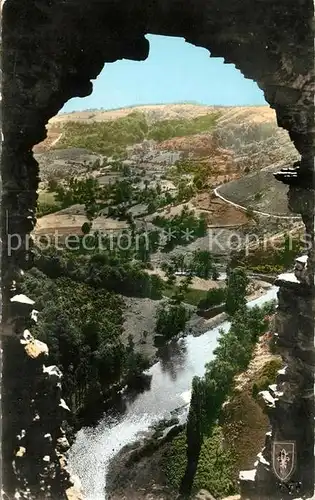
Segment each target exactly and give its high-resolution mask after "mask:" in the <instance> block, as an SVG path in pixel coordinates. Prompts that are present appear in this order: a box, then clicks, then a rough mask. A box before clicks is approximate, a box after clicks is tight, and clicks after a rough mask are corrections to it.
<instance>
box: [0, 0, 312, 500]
mask: <svg viewBox="0 0 315 500" xmlns="http://www.w3.org/2000/svg"><path fill="white" fill-rule="evenodd" d="M2 13H3V16H2V24H3V26H2V42H1V48H2V54H3V57H2V72H3V76H2V104H3V106H2V119H3V125H2V133H3V138H4V141H3V146H2V158H1V177H2V190H3V193H2V201H1V241H2V248H1V257H2V258H1V288H2V350H3V354H2V356H3V374H2V386H3V391H2V411H3V433H2V435H3V436H5V439H3V443H2V458H3V468H4V475H3V477H4V483H5V485H6V486H7V487H10V488H11V490H13V491H15V490H16V491H17V493H18V494H19V495H20V496H21V495H22V496H23V495H24V498H35V497H36V498H40V499H42V498H49V497H53V496H54V495H55V498H58V499H60V498H63V496H64V494H65V490H66V487H67V485H68V476H67V474H66V473H65V472H63V470H64V469H63V468H62V467H61V465H60V464H59V465H58V461H59V456H58V454H57V451H56V447H57V439H59V438H61V437H62V433H61V435H59V434H58V432H61V431H58V430H57V428H59V427H60V426H59V424H60V422H61V420H62V418H63V415H64V412H66V411H67V410H66V405H65V404H64V403H63V402H62V400H61V399H60V385H59V384H60V382H59V376H58V372H57V371H56V370H53V369H52V368H51V369H50V370H49V373H48V372H47V371H46V372H44V368H43V366H44V361H43V360H44V359H45V357H46V353H47V349H46V347H45V346H43V345H40V344H38V343H37V342H35V340H33V339H32V338H31V336H29V334H28V333H27V332H26V334H25V335H24V336H23V332H25V330H27V329H30V328H31V319H30V317H29V313H30V306H32V304H30V303H29V302H25V301H23V299H22V300H20V299H19V300H17V301H12V302H10V299H11V298H12V296H13V295H14V292H13V293H12V285H13V282H14V280H17V279H19V276H20V270H21V269H27V268H29V267H30V266H31V265H32V241H31V239H30V238H29V234H30V232H31V231H32V230H33V229H34V226H35V222H36V221H35V208H36V202H37V193H36V190H37V187H38V181H39V179H38V165H37V162H36V161H35V159H34V157H33V153H32V147H33V146H34V145H35V144H36V143H39V142H40V141H42V140H43V139H44V138H45V136H46V130H45V125H46V123H47V122H48V120H49V119H50V118H51V117H52V116H54V115H55V114H56V113H57V112H58V111H59V110H60V109H61V108H62V106H63V104H64V103H65V102H66V101H67V100H68V99H70V98H72V97H84V96H87V95H89V94H90V93H91V91H92V83H91V79H94V78H96V77H97V75H98V74H99V73H100V71H101V69H102V68H103V65H104V62H113V61H116V60H118V59H122V58H125V59H134V60H138V61H140V60H144V59H146V58H147V56H148V53H149V42H148V40H147V39H146V38H145V34H146V33H155V34H167V35H171V36H179V37H184V38H185V39H186V40H187V41H188V42H190V43H192V44H194V45H196V46H201V47H204V48H206V49H208V50H210V52H211V56H213V57H222V58H224V60H225V62H226V63H233V64H235V66H236V67H237V68H239V69H240V70H241V71H242V73H243V74H244V75H245V77H247V78H251V79H253V80H255V81H256V82H257V83H258V85H259V86H260V88H261V89H263V91H264V94H265V97H266V100H267V101H268V102H269V103H270V105H271V107H272V108H274V109H275V110H276V113H277V120H278V124H279V126H281V127H284V128H286V129H287V130H288V131H289V134H290V137H291V139H292V141H293V142H294V144H295V146H296V148H297V149H298V151H299V153H300V154H301V162H300V164H299V167H298V168H299V171H298V172H297V171H296V172H295V173H296V176H295V180H294V183H295V184H294V187H292V190H291V192H293V191H294V193H293V194H294V196H293V197H294V199H295V201H297V204H299V201H301V203H302V205H303V207H302V211H301V210H300V208H299V209H298V212H299V213H302V217H303V221H304V223H305V225H306V227H307V231H308V233H309V234H311V235H313V237H314V211H312V210H311V209H310V207H309V204H310V205H312V201H311V200H312V197H313V198H314V196H313V195H314V193H313V191H310V193H308V191H307V190H308V188H307V186H313V180H314V179H313V169H314V163H313V157H314V98H313V97H314V43H313V35H314V33H313V24H312V18H313V3H312V1H311V0H306V1H301V0H278V1H277V2H275V1H274V0H272V1H271V0H265V1H261V0H255V1H254V2H253V1H248V0H239V1H237V2H236V1H235V2H231V0H220V1H219V0H214V1H212V2H209V1H207V0H198V1H195V2H193V1H187V0H168V1H162V0H156V1H154V2H147V1H146V0H132V1H129V2H126V1H125V0H116V1H111V2H109V1H105V0H104V1H98V2H94V1H91V2H86V1H83V0H72V1H71V2H70V1H69V2H59V1H56V0H51V1H50V2H40V1H38V0H29V1H28V2H25V1H23V0H6V2H5V3H4V4H3V8H2ZM281 176H282V179H284V177H285V174H283V173H281ZM293 177H294V176H293V175H292V176H291V178H292V179H293ZM302 179H304V180H305V182H301V181H302ZM292 186H293V182H292ZM309 194H310V196H309ZM304 195H305V196H304ZM303 200H304V201H303ZM307 200H308V201H309V204H308V203H307ZM313 252H314V251H313V248H311V250H310V252H309V262H308V270H307V274H308V276H309V280H308V282H307V280H306V282H304V281H303V282H302V281H301V282H298V283H296V282H295V281H294V282H292V283H291V281H290V280H289V281H288V280H285V281H284V280H282V281H281V291H280V295H279V298H280V302H281V301H282V306H281V305H280V307H279V311H281V307H283V308H284V311H285V314H289V315H290V314H291V313H290V310H289V311H288V308H290V307H295V310H294V314H295V315H296V314H298V315H299V317H300V318H301V322H300V323H299V324H298V325H297V324H296V322H294V321H293V320H294V318H293V317H292V325H291V324H290V325H288V329H287V330H286V332H284V333H281V335H280V334H279V341H280V343H281V342H289V340H290V341H291V344H289V345H286V346H285V347H283V350H284V351H283V352H284V353H285V356H286V358H287V362H288V375H287V374H286V373H285V377H287V376H288V377H289V378H288V380H286V382H284V383H286V384H287V385H286V386H285V389H284V390H283V392H284V394H290V393H291V392H292V391H293V392H294V391H295V392H294V394H295V396H294V399H293V400H292V401H287V402H285V400H281V398H280V397H279V398H278V396H275V398H274V400H275V403H274V405H273V404H272V401H271V399H270V398H269V396H268V397H267V399H268V400H270V404H271V410H273V413H271V419H272V422H273V425H274V427H273V428H274V429H275V430H274V431H273V432H274V434H273V436H276V437H277V439H278V437H279V436H282V435H283V436H284V437H286V436H287V435H289V436H290V435H294V436H295V437H296V439H297V440H298V443H300V440H301V439H302V435H304V437H309V438H310V440H311V444H310V445H306V448H305V457H306V458H307V459H310V460H311V456H310V447H311V446H313V437H312V433H311V431H310V428H309V424H308V423H307V422H309V419H310V418H312V417H311V416H310V414H309V408H310V406H311V398H310V395H309V385H308V384H309V380H310V373H309V368H307V369H306V367H309V366H310V364H311V363H312V354H311V352H310V349H309V347H308V346H309V341H310V331H309V327H310V322H311V320H310V314H309V311H310V310H311V302H312V299H311V298H310V297H311V294H310V293H311V292H310V288H311V287H312V285H311V283H312V278H313V274H312V273H313V268H314V266H313V262H314V253H313ZM302 297H303V298H302ZM285 304H287V305H285ZM303 304H304V306H303ZM26 312H27V314H26ZM13 318H14V321H12V319H13ZM293 325H295V326H293ZM20 340H23V342H25V343H24V344H21V342H20ZM25 348H26V349H25ZM45 366H46V365H45ZM46 369H47V367H46ZM293 380H294V381H295V380H296V382H294V383H296V384H297V385H296V386H294V383H293ZM279 383H280V382H279ZM294 387H296V388H295V389H294ZM297 388H299V391H300V393H299V394H298V393H297V392H296V391H297ZM290 391H291V392H290ZM271 397H273V396H272V395H271ZM285 397H286V396H285ZM277 398H278V399H277ZM33 400H34V401H33ZM281 401H283V402H281ZM297 410H299V411H300V412H302V413H300V416H299V418H298V415H297ZM36 412H37V413H36ZM37 415H38V416H39V419H38V418H37ZM284 415H285V417H284ZM301 415H302V417H301ZM34 419H35V420H34ZM281 419H282V420H281ZM285 421H287V422H288V425H285V426H284V427H282V426H281V425H280V424H279V422H285ZM289 422H291V425H292V426H293V427H294V426H295V427H296V429H295V430H293V427H290V426H289ZM283 425H284V424H283ZM277 426H278V427H277ZM301 429H302V430H301ZM23 430H24V431H25V433H26V438H25V437H24V434H23V437H22V431H23ZM18 436H21V442H20V441H19V440H18ZM50 436H51V441H50ZM270 442H271V437H270V439H269V440H267V443H266V450H267V451H266V453H269V451H268V450H269V448H268V446H269V447H270ZM298 453H300V451H298ZM12 460H13V464H14V465H13V466H12ZM310 463H312V460H311V462H310ZM263 465H264V466H265V465H266V464H263ZM304 466H305V469H303V467H304ZM260 470H262V472H261V474H262V476H261V477H262V479H261V481H263V480H264V476H263V471H264V470H265V469H263V468H262V466H261V467H260V469H259V471H260ZM303 471H304V472H303ZM310 471H311V467H310V465H307V464H306V461H305V460H304V459H303V456H302V455H301V457H300V465H299V468H298V473H297V474H298V475H299V477H300V475H301V474H302V476H303V481H305V482H304V483H303V485H304V486H305V488H306V489H308V488H309V486H308V485H309V483H310V476H308V474H311V472H310ZM266 474H267V473H266ZM268 474H269V476H270V474H271V473H270V472H268ZM268 474H267V476H268ZM259 475H260V472H259ZM251 476H253V475H251ZM267 476H266V477H267ZM269 476H268V477H269ZM304 476H305V478H304ZM255 477H256V476H255ZM312 482H313V481H312ZM304 486H303V487H304ZM41 488H44V490H41ZM269 498H270V497H269ZM272 498H274V495H272Z"/></svg>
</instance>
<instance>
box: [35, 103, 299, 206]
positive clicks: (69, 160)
mask: <svg viewBox="0 0 315 500" xmlns="http://www.w3.org/2000/svg"><path fill="white" fill-rule="evenodd" d="M47 129H48V137H47V139H46V140H45V141H44V142H42V143H41V144H39V145H37V146H35V148H34V152H35V154H36V155H35V156H36V158H37V160H38V161H39V164H40V172H41V178H42V180H43V181H45V182H46V181H48V180H49V179H52V178H55V179H56V180H57V181H59V180H61V179H62V178H65V177H69V176H73V175H76V174H77V175H79V174H82V173H84V172H90V173H91V172H93V175H95V177H99V178H102V179H103V177H102V176H104V175H107V176H109V174H110V170H112V162H113V161H117V160H119V161H122V162H127V163H128V164H129V165H130V166H131V168H132V169H133V172H136V174H137V175H138V176H139V175H140V176H144V175H146V177H147V178H148V179H147V180H148V181H151V180H153V179H154V178H155V177H156V176H158V178H160V179H162V178H164V179H165V178H167V179H169V180H171V181H172V182H175V184H178V182H179V177H180V175H182V174H185V175H186V181H185V182H188V183H189V182H191V181H192V178H193V176H194V175H196V174H198V175H202V183H204V185H205V192H208V191H209V189H211V188H214V187H217V186H220V185H221V184H224V185H223V186H222V188H221V191H220V192H221V193H222V195H223V196H225V197H226V198H228V199H230V200H231V201H233V202H235V203H239V204H240V205H244V206H251V207H252V208H255V209H257V210H261V211H267V212H268V213H274V214H286V213H287V197H286V191H287V189H286V188H285V186H283V185H282V184H281V183H279V182H277V181H275V179H274V177H273V175H272V173H273V172H274V171H275V170H278V169H279V168H281V166H282V165H288V164H290V163H291V162H293V161H294V160H295V159H297V157H298V155H297V151H296V150H295V148H294V146H293V144H292V143H291V141H290V139H289V136H288V133H287V132H286V131H285V130H283V129H281V128H279V127H278V126H277V122H276V116H275V113H274V111H273V110H272V109H270V108H269V107H268V106H252V107H251V106H249V107H222V106H203V105H198V104H165V105H148V106H136V107H131V108H123V109H118V110H110V111H103V110H99V111H97V110H87V111H82V112H74V113H67V114H61V115H58V116H56V117H54V118H53V119H52V120H50V122H49V124H48V126H47ZM185 162H186V164H185ZM187 162H188V164H187ZM178 163H179V164H180V165H181V164H183V167H180V171H181V174H180V175H179V172H177V174H176V172H175V173H174V172H171V171H170V169H172V168H173V167H174V168H175V166H174V165H178ZM113 168H114V167H113ZM176 168H177V167H176ZM108 169H109V170H108ZM113 173H115V172H112V174H113ZM115 175H117V173H115ZM132 175H134V174H131V176H132ZM174 175H175V177H174ZM203 203H204V202H203ZM207 209H210V210H211V202H210V204H209V206H207Z"/></svg>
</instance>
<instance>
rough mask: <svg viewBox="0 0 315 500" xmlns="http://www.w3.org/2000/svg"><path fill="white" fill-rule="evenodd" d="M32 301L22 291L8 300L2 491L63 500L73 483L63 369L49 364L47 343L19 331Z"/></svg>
mask: <svg viewBox="0 0 315 500" xmlns="http://www.w3.org/2000/svg"><path fill="white" fill-rule="evenodd" d="M33 304H34V302H33V301H32V300H31V299H29V298H28V297H26V296H25V295H14V296H13V297H12V298H11V300H10V305H11V309H10V313H11V318H12V321H11V329H12V330H11V336H7V337H6V338H5V339H4V340H3V352H4V354H5V355H4V363H3V377H4V378H5V380H7V381H8V380H10V384H8V383H7V384H6V385H5V386H4V388H3V396H4V397H3V402H4V412H3V413H4V417H5V418H4V419H3V429H2V430H3V433H4V434H3V435H4V436H5V439H4V440H3V456H4V457H5V458H6V461H5V462H4V465H5V474H4V481H3V490H4V492H5V493H6V494H7V495H8V497H9V498H13V497H14V498H16V499H28V500H30V499H35V498H36V499H37V498H38V499H43V498H47V499H48V498H50V499H55V500H62V499H65V500H67V499H69V498H71V495H73V483H72V481H71V480H70V474H69V472H68V471H67V467H66V466H67V459H66V456H65V453H66V452H67V450H68V449H69V447H70V445H69V442H68V440H67V438H66V435H65V431H64V429H63V424H64V421H65V420H66V418H67V413H68V412H69V411H70V410H69V408H68V406H67V404H66V403H65V401H64V400H63V399H62V393H61V380H62V373H61V371H60V370H59V368H58V367H57V366H54V365H49V350H48V346H47V345H46V344H45V343H44V342H41V341H39V340H37V339H35V338H34V337H33V336H32V335H31V333H30V331H29V330H28V329H25V328H24V330H23V327H25V325H29V326H30V325H31V324H32V323H34V322H35V321H36V317H37V316H36V314H34V309H33ZM17 366H18V372H16V367H17ZM10 465H11V467H9V466H10ZM68 493H69V495H70V497H69V495H68ZM72 498H74V497H73V496H72Z"/></svg>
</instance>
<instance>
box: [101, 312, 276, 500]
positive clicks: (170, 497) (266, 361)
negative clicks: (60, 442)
mask: <svg viewBox="0 0 315 500" xmlns="http://www.w3.org/2000/svg"><path fill="white" fill-rule="evenodd" d="M270 328H271V329H273V321H271V323H270ZM280 367H281V360H280V359H279V357H277V356H275V355H274V354H272V353H271V352H270V331H269V332H267V333H266V334H264V335H262V336H261V337H260V338H259V341H258V343H257V345H256V347H255V349H254V352H253V356H252V360H251V362H250V364H249V366H248V368H247V370H246V371H245V372H243V373H241V374H239V375H238V376H236V377H235V382H234V389H233V391H232V395H231V396H230V397H229V399H228V400H227V401H226V403H225V404H224V408H223V410H222V415H221V418H220V422H219V426H220V427H219V426H216V427H215V429H214V435H213V436H210V437H209V444H208V443H207V442H205V445H204V446H205V448H206V449H207V450H208V451H207V452H206V454H207V455H206V456H207V460H210V462H211V457H212V455H213V457H212V458H214V459H215V460H217V459H218V455H217V453H218V452H217V451H215V450H214V449H213V450H212V448H215V447H216V446H218V449H219V448H221V444H220V443H221V441H222V442H224V446H223V448H224V450H225V453H224V452H223V453H222V451H221V452H219V455H220V454H222V456H221V457H220V458H219V462H220V464H221V467H222V466H223V468H225V469H226V470H225V472H224V477H225V476H226V477H225V480H227V478H229V480H230V481H233V483H234V484H236V483H237V479H238V474H239V471H240V470H243V469H244V468H245V469H246V468H248V467H251V466H252V465H253V463H254V461H255V459H256V455H257V453H258V452H259V451H260V449H261V447H262V446H263V443H264V438H265V433H266V432H267V430H268V426H269V421H268V418H267V416H266V415H265V414H264V412H263V410H262V408H261V405H260V402H259V400H258V399H257V397H256V395H254V393H253V387H254V385H255V384H256V385H258V386H259V385H260V384H271V383H274V380H275V376H276V372H277V370H278V369H279V368H280ZM262 388H263V387H260V389H262ZM170 423H172V422H170ZM163 425H164V426H165V427H167V422H164V423H163ZM184 428H185V426H184V425H180V426H179V425H177V426H175V427H171V430H170V431H169V434H167V431H166V430H165V429H164V434H165V432H166V436H165V437H163V436H162V435H161V436H159V435H156V432H155V433H154V432H153V431H151V434H150V433H148V434H147V435H144V436H143V437H142V439H140V440H138V441H137V442H134V443H132V444H129V445H128V446H126V447H124V448H122V449H121V450H120V451H119V453H118V454H117V455H115V457H113V459H112V460H111V462H110V463H109V465H108V467H107V477H106V485H107V495H108V496H107V497H106V498H108V499H110V500H129V499H134V500H175V499H178V500H179V499H180V497H179V496H178V494H177V492H176V489H172V488H171V487H170V484H169V480H168V477H167V476H166V475H165V473H164V470H165V465H164V464H165V460H169V456H170V447H171V448H172V450H173V451H172V452H171V456H172V457H173V458H172V461H171V463H172V464H173V465H172V467H175V468H178V465H179V463H181V461H182V460H183V461H185V457H186V449H185V430H184ZM174 440H175V441H174ZM175 443H177V444H175ZM215 443H217V444H215ZM211 450H212V451H211ZM174 453H175V455H174ZM166 457H168V459H167V458H166ZM180 457H182V458H180ZM216 457H217V458H216ZM231 457H233V459H232V460H231ZM222 460H223V462H222ZM225 460H226V461H227V462H226V464H225V465H224V463H225V462H224V461H225ZM174 461H175V462H176V465H175V462H174ZM221 462H222V463H221ZM204 465H205V464H204ZM202 474H203V473H202V472H201V476H202ZM199 481H200V477H199ZM197 482H198V481H197ZM201 483H202V481H201ZM210 483H211V481H210ZM202 487H203V488H204V486H202ZM195 498H196V499H197V498H198V499H199V498H203V499H211V500H215V498H222V496H219V497H218V496H216V497H213V496H212V495H211V494H210V493H209V492H207V491H204V492H203V494H202V495H201V494H199V496H198V494H197V496H196V497H195V496H192V499H195ZM234 498H237V496H236V497H234Z"/></svg>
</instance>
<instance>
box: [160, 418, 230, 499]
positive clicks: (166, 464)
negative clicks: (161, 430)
mask: <svg viewBox="0 0 315 500" xmlns="http://www.w3.org/2000/svg"><path fill="white" fill-rule="evenodd" d="M186 451H187V445H186V434H185V431H182V432H181V433H180V434H179V435H178V436H177V437H176V438H175V439H174V440H173V441H172V442H171V444H170V446H168V447H167V448H166V451H165V454H164V456H163V461H162V467H163V472H164V473H165V475H166V478H167V481H168V484H169V485H170V486H171V487H172V488H174V490H176V491H178V490H179V488H180V484H181V479H182V477H183V475H184V473H185V468H186V463H187V455H186ZM234 461H235V458H234V457H233V455H232V453H231V452H230V451H228V450H226V449H225V447H224V446H223V433H222V429H221V427H220V426H219V425H215V426H214V427H213V429H212V432H211V434H210V435H209V437H207V438H206V439H205V441H204V443H203V445H202V447H201V451H200V457H199V462H198V467H197V472H196V475H195V479H194V484H193V490H194V491H198V490H200V489H206V490H208V491H210V492H211V494H212V495H214V496H215V497H216V498H217V497H222V496H227V495H231V494H233V493H235V491H236V488H237V486H236V484H235V482H234V481H233V480H232V479H231V478H232V477H233V474H232V472H233V467H234Z"/></svg>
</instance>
